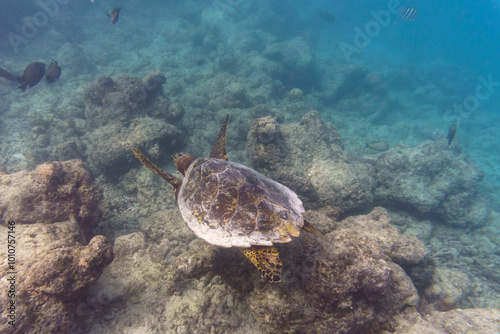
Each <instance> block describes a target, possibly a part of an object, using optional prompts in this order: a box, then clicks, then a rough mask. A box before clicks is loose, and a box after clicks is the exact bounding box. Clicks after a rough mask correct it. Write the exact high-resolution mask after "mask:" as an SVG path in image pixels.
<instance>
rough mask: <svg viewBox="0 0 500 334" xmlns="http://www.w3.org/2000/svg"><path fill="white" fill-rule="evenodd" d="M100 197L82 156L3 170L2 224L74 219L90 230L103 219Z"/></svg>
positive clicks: (0, 191)
mask: <svg viewBox="0 0 500 334" xmlns="http://www.w3.org/2000/svg"><path fill="white" fill-rule="evenodd" d="M100 199H101V192H100V190H99V188H98V187H96V186H94V185H93V182H92V178H91V177H90V175H89V173H88V172H87V171H86V170H85V166H84V164H83V162H82V161H81V160H78V159H74V160H69V161H62V162H58V161H52V162H46V163H43V164H41V165H39V166H38V167H37V168H36V169H35V170H34V171H21V172H18V173H15V174H0V225H4V226H6V224H7V221H8V220H15V221H16V222H17V223H19V224H36V223H40V224H52V223H55V222H61V221H70V220H71V221H76V222H77V223H78V224H79V225H80V227H81V228H82V229H83V230H84V231H85V232H86V233H88V232H90V230H91V229H92V227H94V226H96V225H97V223H98V222H99V217H100V210H99V207H98V203H99V200H100Z"/></svg>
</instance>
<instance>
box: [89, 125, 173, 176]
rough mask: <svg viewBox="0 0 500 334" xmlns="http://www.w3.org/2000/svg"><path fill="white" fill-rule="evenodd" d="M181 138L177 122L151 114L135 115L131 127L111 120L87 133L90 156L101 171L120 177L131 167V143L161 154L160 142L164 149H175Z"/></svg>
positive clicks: (93, 163)
mask: <svg viewBox="0 0 500 334" xmlns="http://www.w3.org/2000/svg"><path fill="white" fill-rule="evenodd" d="M180 138H182V137H181V132H180V130H179V129H178V128H177V127H176V126H175V125H172V124H169V123H166V122H165V121H163V120H160V119H155V118H151V117H141V118H135V119H134V120H133V121H132V122H131V124H130V125H129V126H128V127H122V126H121V125H119V124H118V123H114V124H108V125H106V126H102V127H99V128H97V129H96V130H95V131H93V132H91V133H90V134H88V135H87V139H88V141H89V142H90V144H89V152H90V154H89V160H90V162H91V163H92V165H93V166H94V167H95V168H97V170H98V171H99V172H101V173H103V174H105V175H106V176H108V177H118V176H120V175H122V174H123V173H125V172H126V171H128V170H129V169H130V167H131V164H130V161H133V160H131V158H133V154H132V153H131V149H130V148H131V147H140V148H141V149H144V150H146V151H150V152H149V153H151V155H152V156H153V157H157V155H158V150H159V148H158V146H160V147H161V150H162V151H163V150H166V151H171V150H172V149H173V148H175V147H178V146H179V145H180Z"/></svg>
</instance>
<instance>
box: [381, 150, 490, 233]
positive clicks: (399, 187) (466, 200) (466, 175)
mask: <svg viewBox="0 0 500 334" xmlns="http://www.w3.org/2000/svg"><path fill="white" fill-rule="evenodd" d="M375 170H376V179H377V181H378V186H377V188H376V190H375V198H376V200H377V201H378V202H379V203H382V204H388V205H391V206H400V207H405V206H410V207H412V208H414V209H416V210H418V211H419V212H422V213H434V214H439V215H440V216H441V217H442V218H443V220H444V221H445V222H447V223H449V224H453V225H460V226H481V225H484V224H485V223H486V222H487V220H488V217H489V209H488V208H487V207H486V204H485V202H484V200H482V199H481V198H480V197H478V194H477V192H476V188H477V186H478V184H479V182H480V181H481V180H482V178H483V176H484V172H483V171H482V170H481V169H480V168H479V167H478V166H477V165H476V164H475V163H474V162H472V161H471V160H468V159H463V158H461V157H458V156H456V154H455V153H453V152H452V151H450V150H448V149H446V148H445V147H443V146H440V145H439V143H435V142H424V143H422V144H421V145H419V146H417V147H415V148H413V147H410V146H408V145H404V144H399V145H398V146H397V147H396V148H394V149H390V150H389V151H387V152H383V153H380V154H378V156H377V159H376V163H375Z"/></svg>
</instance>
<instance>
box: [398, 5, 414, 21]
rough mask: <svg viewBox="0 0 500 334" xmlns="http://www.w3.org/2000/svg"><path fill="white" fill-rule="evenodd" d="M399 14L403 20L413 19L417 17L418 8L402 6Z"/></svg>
mask: <svg viewBox="0 0 500 334" xmlns="http://www.w3.org/2000/svg"><path fill="white" fill-rule="evenodd" d="M399 15H400V16H401V18H402V19H403V20H406V21H413V20H415V19H416V18H417V15H418V10H417V9H416V8H414V7H402V8H401V9H400V10H399Z"/></svg>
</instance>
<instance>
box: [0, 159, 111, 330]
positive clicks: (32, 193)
mask: <svg viewBox="0 0 500 334" xmlns="http://www.w3.org/2000/svg"><path fill="white" fill-rule="evenodd" d="M0 187H1V188H2V189H1V192H0V204H1V205H2V208H1V212H2V216H1V219H2V222H1V224H0V235H2V237H1V238H2V242H4V243H5V244H7V235H10V236H13V238H12V237H9V240H13V241H14V243H12V242H9V244H10V245H11V246H13V247H12V248H9V253H8V254H9V256H12V261H11V262H12V263H11V266H7V265H6V266H2V268H0V278H1V279H0V303H1V304H2V305H8V304H9V303H10V301H11V300H14V301H15V307H16V320H15V327H12V326H10V325H8V324H7V321H4V322H2V323H1V324H0V332H2V333H68V332H70V331H71V328H72V325H73V321H74V319H75V316H76V315H77V313H78V311H77V307H76V305H77V302H78V300H80V299H82V298H85V296H86V294H87V291H88V289H89V287H90V286H91V285H92V284H93V283H94V282H95V281H96V280H97V278H98V277H99V276H100V275H101V273H102V271H103V270H104V268H105V267H106V266H107V265H108V264H109V263H110V262H111V261H112V259H113V252H112V246H111V244H110V243H109V242H108V241H107V239H106V238H105V237H103V236H94V237H92V236H91V234H90V229H91V227H93V226H95V224H97V222H98V219H99V209H98V207H97V203H98V201H99V199H100V192H99V190H98V188H97V187H95V186H94V185H93V184H92V180H91V178H90V175H89V173H88V172H87V171H86V170H85V169H84V166H83V163H82V162H81V161H80V160H70V161H63V162H47V163H44V164H42V165H40V166H38V167H37V169H36V170H35V171H22V172H18V173H15V174H11V175H9V174H2V175H0ZM14 222H15V223H14ZM90 238H91V239H90ZM89 239H90V241H89V242H88V240H89ZM10 249H12V250H14V251H15V252H14V253H12V252H11V251H10ZM0 257H1V258H3V259H7V247H5V248H2V249H1V250H0ZM12 272H14V273H12ZM13 277H14V278H13ZM9 280H10V281H9ZM12 284H13V286H14V287H15V288H14V290H15V291H14V294H15V297H13V294H12V293H9V290H10V289H11V285H12ZM8 314H9V310H7V309H6V308H4V309H3V310H2V318H4V319H7V318H6V316H7V315H8Z"/></svg>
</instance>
